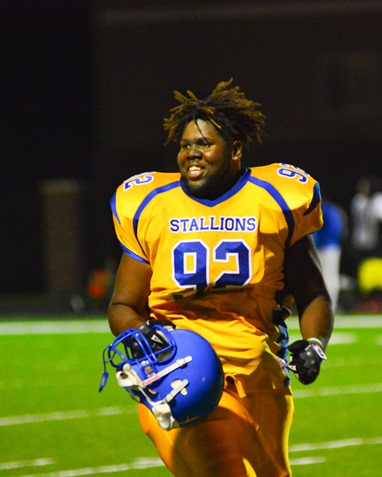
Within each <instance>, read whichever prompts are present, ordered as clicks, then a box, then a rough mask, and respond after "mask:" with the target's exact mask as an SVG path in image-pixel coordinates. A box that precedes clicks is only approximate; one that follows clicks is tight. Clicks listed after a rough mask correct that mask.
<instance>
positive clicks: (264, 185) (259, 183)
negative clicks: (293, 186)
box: [249, 177, 295, 248]
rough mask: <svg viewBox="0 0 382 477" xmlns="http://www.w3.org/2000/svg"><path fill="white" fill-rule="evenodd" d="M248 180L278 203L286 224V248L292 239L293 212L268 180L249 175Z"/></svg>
mask: <svg viewBox="0 0 382 477" xmlns="http://www.w3.org/2000/svg"><path fill="white" fill-rule="evenodd" d="M249 181H250V182H252V184H255V185H257V186H259V187H262V188H263V189H265V190H266V191H267V192H268V194H270V195H271V196H272V197H273V198H274V199H275V201H276V202H277V203H278V204H279V206H280V208H281V210H282V211H283V214H284V217H285V220H286V222H287V225H288V237H287V240H286V242H285V247H286V248H288V247H289V246H290V243H291V241H292V237H293V232H294V226H295V224H294V219H293V214H292V211H291V210H290V208H289V207H288V204H287V203H286V202H285V200H284V198H283V196H282V195H281V194H280V192H279V191H278V190H277V189H276V188H275V187H274V186H273V185H272V184H270V183H269V182H266V181H262V180H260V179H257V178H256V177H251V178H250V180H249Z"/></svg>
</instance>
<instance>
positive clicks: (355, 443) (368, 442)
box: [289, 436, 382, 452]
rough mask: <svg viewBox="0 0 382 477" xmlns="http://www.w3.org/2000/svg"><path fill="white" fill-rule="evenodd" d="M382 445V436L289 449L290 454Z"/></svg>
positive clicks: (297, 446)
mask: <svg viewBox="0 0 382 477" xmlns="http://www.w3.org/2000/svg"><path fill="white" fill-rule="evenodd" d="M381 444H382V436H380V437H373V438H370V439H363V438H359V439H358V438H355V439H343V440H342V441H328V442H317V443H316V444H296V445H294V446H291V447H290V448H289V452H306V451H315V450H322V449H342V448H344V447H360V446H373V445H381Z"/></svg>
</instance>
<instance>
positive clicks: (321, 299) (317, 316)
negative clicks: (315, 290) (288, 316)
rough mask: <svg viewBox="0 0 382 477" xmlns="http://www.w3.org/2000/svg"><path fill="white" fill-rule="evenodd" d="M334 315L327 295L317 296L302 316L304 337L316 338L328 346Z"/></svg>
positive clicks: (301, 324)
mask: <svg viewBox="0 0 382 477" xmlns="http://www.w3.org/2000/svg"><path fill="white" fill-rule="evenodd" d="M333 324H334V316H333V311H332V307H331V304H330V301H329V300H328V298H326V297H325V296H318V297H317V298H315V299H314V300H313V301H312V302H311V303H310V304H309V305H308V306H307V307H306V308H305V310H304V311H303V313H302V314H301V316H300V330H301V335H302V337H303V338H304V339H306V340H308V339H309V338H316V339H318V340H320V341H321V342H322V344H323V345H324V349H325V348H326V346H327V344H328V342H329V339H330V336H331V334H332V331H333Z"/></svg>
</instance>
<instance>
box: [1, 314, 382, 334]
mask: <svg viewBox="0 0 382 477" xmlns="http://www.w3.org/2000/svg"><path fill="white" fill-rule="evenodd" d="M287 324H288V328H289V329H291V330H294V329H298V320H297V318H296V317H292V318H289V319H288V320H287ZM358 328H382V315H354V316H352V315H341V316H338V317H336V319H335V329H358ZM76 333H106V334H110V337H111V336H112V335H111V332H110V330H109V325H108V323H107V320H106V319H105V320H102V319H99V320H66V319H65V320H45V321H37V320H36V321H33V320H30V321H1V322H0V335H26V334H27V335H28V334H29V335H33V334H36V335H41V334H42V335H44V334H76Z"/></svg>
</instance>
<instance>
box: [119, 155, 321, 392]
mask: <svg viewBox="0 0 382 477" xmlns="http://www.w3.org/2000/svg"><path fill="white" fill-rule="evenodd" d="M111 207H112V211H113V219H114V225H115V230H116V234H117V237H118V239H119V241H120V244H121V246H122V249H123V250H124V252H125V253H127V254H128V255H130V256H131V257H133V258H135V259H137V260H140V261H142V262H144V263H148V264H150V266H151V268H152V272H153V274H152V279H151V293H150V296H149V307H150V310H151V316H152V317H154V318H157V319H168V320H171V321H173V322H174V324H175V325H176V326H178V327H180V328H185V329H190V330H193V331H195V332H197V333H199V334H201V335H202V336H204V337H205V338H206V339H207V340H208V341H209V342H210V343H211V344H212V346H213V347H214V349H215V351H216V352H217V354H218V355H219V357H220V359H221V360H222V363H223V366H224V371H225V373H226V375H229V376H232V378H233V379H234V381H235V383H236V387H237V389H238V391H239V393H240V394H241V395H245V394H246V393H248V392H251V391H253V390H255V389H258V388H259V387H260V388H278V387H282V386H285V385H288V384H289V380H288V374H287V372H286V371H285V370H284V369H283V367H282V361H281V360H280V358H285V357H286V346H287V337H286V336H285V330H284V331H283V330H282V328H283V326H280V322H274V320H273V312H274V311H275V310H277V309H278V304H277V303H276V298H275V297H276V293H277V292H279V291H280V290H282V289H283V286H284V283H283V278H284V275H283V263H284V255H285V249H286V248H287V247H289V246H290V245H292V244H294V243H295V242H296V241H297V240H299V239H300V238H302V237H303V236H305V235H307V234H310V233H312V232H314V231H315V230H317V229H319V228H320V227H321V226H322V212H321V197H320V189H319V184H318V183H317V182H316V181H315V180H314V179H313V178H312V177H311V176H310V175H309V174H307V173H306V172H304V171H303V170H302V169H300V168H298V167H294V166H291V165H288V164H283V163H279V164H272V165H268V166H262V167H253V168H249V169H247V170H246V172H245V174H244V175H243V176H242V177H241V178H240V180H239V181H238V182H237V184H236V185H235V186H234V187H233V188H232V189H231V190H230V191H229V192H227V193H226V194H224V195H223V196H221V197H219V198H218V199H216V200H206V199H198V198H195V197H192V196H190V195H189V194H188V193H187V192H186V190H185V189H184V188H183V185H182V182H181V181H180V174H179V173H159V172H148V173H143V174H139V175H136V176H133V177H131V178H129V179H128V180H126V181H125V182H123V183H122V184H121V185H120V187H119V188H118V189H117V191H116V194H115V195H114V197H113V198H112V201H111Z"/></svg>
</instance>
